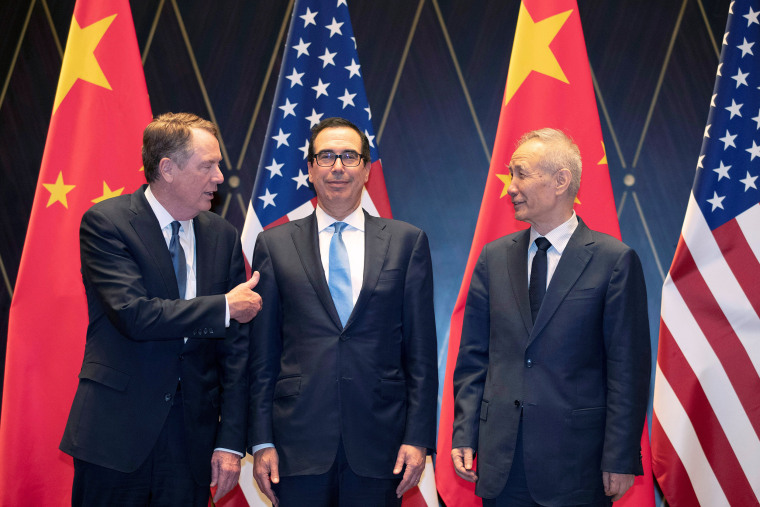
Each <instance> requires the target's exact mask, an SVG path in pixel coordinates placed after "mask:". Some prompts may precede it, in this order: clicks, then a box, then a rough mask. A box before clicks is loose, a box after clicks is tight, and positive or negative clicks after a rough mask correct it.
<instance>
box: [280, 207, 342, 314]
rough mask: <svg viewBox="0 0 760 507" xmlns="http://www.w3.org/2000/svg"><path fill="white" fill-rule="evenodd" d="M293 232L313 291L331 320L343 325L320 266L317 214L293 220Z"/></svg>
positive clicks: (297, 249) (295, 243)
mask: <svg viewBox="0 0 760 507" xmlns="http://www.w3.org/2000/svg"><path fill="white" fill-rule="evenodd" d="M293 226H294V227H293V232H292V233H291V237H292V238H293V243H294V245H295V247H296V251H297V252H298V257H299V259H300V260H301V265H302V266H303V269H304V271H305V272H306V277H307V278H308V279H309V283H311V286H312V287H313V288H314V292H315V293H316V294H317V297H318V298H319V300H320V301H321V302H322V306H324V308H325V311H327V313H328V315H330V318H331V319H332V321H333V322H334V323H335V325H337V326H338V327H339V328H342V327H343V325H342V324H341V323H340V317H339V316H338V310H336V309H335V303H333V299H332V296H331V295H330V288H329V287H328V286H327V277H326V276H325V270H324V268H323V267H322V258H321V257H320V255H319V236H318V231H317V216H316V214H314V213H312V214H311V215H309V216H308V217H306V218H304V219H303V220H299V221H297V222H293Z"/></svg>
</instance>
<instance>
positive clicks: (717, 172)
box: [652, 0, 760, 507]
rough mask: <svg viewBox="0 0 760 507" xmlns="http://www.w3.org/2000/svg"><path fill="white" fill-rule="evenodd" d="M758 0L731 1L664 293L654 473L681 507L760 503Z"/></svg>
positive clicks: (654, 424) (654, 425)
mask: <svg viewBox="0 0 760 507" xmlns="http://www.w3.org/2000/svg"><path fill="white" fill-rule="evenodd" d="M758 59H760V2H758V1H757V0H753V1H748V0H738V1H736V2H731V7H730V10H729V17H728V25H727V27H726V33H725V35H724V37H723V48H722V51H721V57H720V64H719V65H718V72H717V77H716V81H715V89H714V94H713V96H712V100H711V102H710V113H709V116H708V119H707V127H706V129H705V133H704V140H703V142H702V151H701V153H700V156H699V161H698V163H697V173H696V177H695V179H694V186H693V188H692V192H691V195H690V197H689V203H688V207H687V210H686V218H685V219H684V224H683V229H682V230H681V237H680V239H679V242H678V247H677V248H676V254H675V257H674V259H673V264H672V265H671V267H670V272H669V273H668V276H667V279H666V280H665V284H664V285H663V289H662V312H661V318H660V341H659V352H658V358H657V368H656V372H655V387H654V391H655V392H654V417H653V420H652V455H653V468H654V472H655V475H656V477H657V480H658V481H659V483H660V486H661V487H662V490H663V493H664V495H665V497H666V499H667V501H668V503H669V505H671V506H673V507H679V506H694V505H703V506H708V505H709V506H710V507H714V506H727V505H736V506H738V505H741V506H751V505H760V502H759V501H758V499H760V374H759V373H758V372H760V283H758V281H759V280H760V262H759V261H758V259H760V190H759V189H758V186H760V182H759V181H758V176H760V146H758V143H759V142H760V60H758Z"/></svg>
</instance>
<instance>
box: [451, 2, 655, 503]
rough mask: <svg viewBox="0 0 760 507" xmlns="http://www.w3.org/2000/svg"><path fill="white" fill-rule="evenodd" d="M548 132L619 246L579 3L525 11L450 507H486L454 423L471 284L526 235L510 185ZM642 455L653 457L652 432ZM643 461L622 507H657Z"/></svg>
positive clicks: (490, 189)
mask: <svg viewBox="0 0 760 507" xmlns="http://www.w3.org/2000/svg"><path fill="white" fill-rule="evenodd" d="M543 127H553V128H558V129H561V130H563V131H564V132H565V133H567V134H568V135H570V137H572V138H573V140H574V141H575V143H576V144H577V145H578V147H579V148H580V151H581V156H582V158H583V161H584V163H583V178H582V184H581V189H580V193H579V194H578V198H577V200H576V203H575V210H576V212H577V213H578V215H579V216H581V217H583V220H584V221H585V222H586V224H587V225H588V226H589V227H591V228H592V229H595V230H598V231H602V232H606V233H608V234H611V235H613V236H615V237H617V238H620V228H619V226H618V222H617V214H616V212H615V202H614V198H613V195H612V187H611V185H610V177H609V172H608V169H607V157H606V155H605V151H604V145H603V142H602V131H601V127H600V124H599V114H598V112H597V109H596V99H595V96H594V89H593V85H592V81H591V72H590V69H589V65H588V57H587V56H586V45H585V42H584V40H583V30H582V28H581V20H580V16H579V14H578V6H577V4H576V1H575V0H553V1H546V0H523V2H522V4H521V5H520V13H519V15H518V19H517V27H516V29H515V41H514V45H513V47H512V57H511V59H510V62H509V72H508V75H507V85H506V90H505V92H504V101H503V103H502V108H501V115H500V117H499V126H498V129H497V131H496V141H495V143H494V149H493V155H492V158H491V167H490V169H489V172H488V178H487V180H486V188H485V192H484V194H483V202H482V204H481V207H480V214H479V215H478V223H477V226H476V228H475V236H474V239H473V242H472V247H471V249H470V256H469V260H468V262H467V268H466V269H465V275H464V279H463V280H462V286H461V288H460V290H459V296H458V298H457V302H456V304H455V306H454V312H453V314H452V316H451V326H450V331H449V350H448V357H447V362H446V375H445V380H444V386H443V401H442V406H441V418H440V423H439V433H438V457H437V463H436V484H437V486H438V492H439V494H440V495H441V498H442V499H443V501H444V502H445V503H446V504H447V505H451V506H454V505H456V506H457V507H459V506H469V505H481V501H480V499H479V498H478V497H476V496H475V494H474V489H475V488H474V484H472V483H469V482H466V481H464V480H463V479H460V478H459V477H458V476H457V475H456V473H455V471H454V467H453V464H452V462H451V456H450V453H451V432H452V424H453V421H454V395H453V383H452V377H453V373H454V367H455V366H456V360H457V354H458V352H459V342H460V337H461V332H462V318H463V316H464V307H465V301H466V298H467V291H468V289H469V287H470V278H471V276H472V271H473V268H474V266H475V263H476V261H477V259H478V256H479V255H480V252H481V250H482V249H483V246H484V245H485V244H486V243H488V242H490V241H493V240H495V239H497V238H500V237H501V236H504V235H506V234H509V233H511V232H514V231H516V230H519V229H525V228H526V227H527V224H525V223H523V222H519V221H517V220H515V219H514V209H513V207H512V203H511V201H510V199H509V196H508V195H507V188H508V186H509V183H510V176H509V168H508V166H509V160H510V157H511V155H512V152H513V151H514V149H515V146H516V143H517V140H518V139H519V138H520V137H521V136H522V134H524V133H525V132H528V131H530V130H535V129H539V128H543ZM642 448H643V451H644V454H645V456H648V453H649V439H648V436H647V431H646V426H645V428H644V432H643V435H642ZM644 461H645V463H644V467H645V470H644V476H643V477H637V478H636V484H635V485H634V487H633V488H631V490H630V491H629V493H628V494H627V495H626V496H625V497H624V499H622V500H621V501H620V502H616V503H615V505H630V506H636V507H640V506H647V505H652V506H653V505H654V489H653V485H652V479H651V464H650V463H649V460H648V459H647V458H645V460H644Z"/></svg>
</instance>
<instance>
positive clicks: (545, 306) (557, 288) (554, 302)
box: [531, 218, 594, 341]
mask: <svg viewBox="0 0 760 507" xmlns="http://www.w3.org/2000/svg"><path fill="white" fill-rule="evenodd" d="M593 244H594V239H593V238H592V236H591V231H590V230H589V228H588V227H586V224H584V223H583V221H582V220H581V219H580V218H578V227H577V228H576V229H575V232H574V233H573V235H572V236H571V237H570V241H569V242H568V243H567V246H566V247H565V251H564V252H562V257H560V259H559V264H557V269H556V270H555V271H554V275H553V276H552V279H551V282H549V287H548V288H547V289H546V295H545V296H544V301H543V302H542V303H541V309H540V310H539V311H538V315H537V316H536V323H535V326H534V327H533V332H532V333H531V341H532V340H533V339H534V338H535V337H536V335H538V333H540V332H541V331H542V330H543V329H544V327H546V325H547V324H548V322H549V320H550V319H551V317H552V315H554V312H556V311H557V307H559V305H560V303H561V302H562V300H563V299H565V297H566V296H567V294H568V293H569V292H570V289H572V288H573V285H575V282H576V281H578V278H579V277H580V276H581V273H583V270H584V269H586V266H587V265H588V263H589V261H590V260H591V257H593V255H594V253H593V249H592V245H593Z"/></svg>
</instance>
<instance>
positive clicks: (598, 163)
mask: <svg viewBox="0 0 760 507" xmlns="http://www.w3.org/2000/svg"><path fill="white" fill-rule="evenodd" d="M600 142H601V143H602V153H604V156H603V157H602V160H600V161H599V162H597V164H596V165H605V164H606V163H607V148H605V147H604V141H600Z"/></svg>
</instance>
